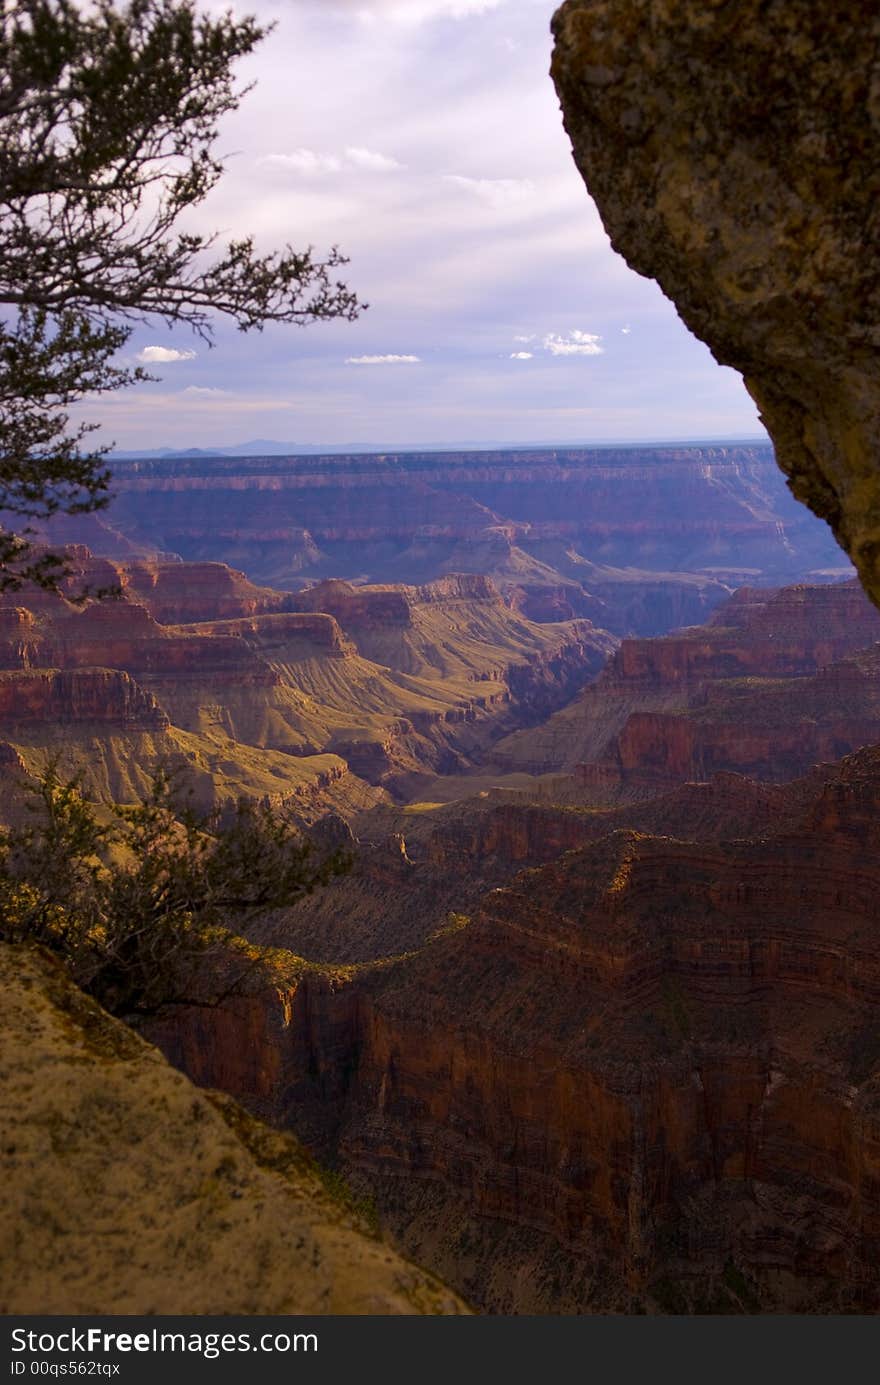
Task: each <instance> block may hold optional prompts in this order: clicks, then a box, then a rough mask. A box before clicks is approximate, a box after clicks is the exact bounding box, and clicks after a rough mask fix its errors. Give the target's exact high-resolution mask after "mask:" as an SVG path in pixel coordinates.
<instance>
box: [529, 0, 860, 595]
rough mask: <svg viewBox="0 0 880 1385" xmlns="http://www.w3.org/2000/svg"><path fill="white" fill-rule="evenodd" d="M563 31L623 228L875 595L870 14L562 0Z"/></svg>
mask: <svg viewBox="0 0 880 1385" xmlns="http://www.w3.org/2000/svg"><path fill="white" fill-rule="evenodd" d="M553 28H554V33H555V37H556V47H555V52H554V57H553V77H554V79H555V82H556V87H557V90H558V92H559V96H560V100H561V102H562V108H563V114H564V119H565V126H566V129H567V131H568V133H569V136H570V138H571V141H572V146H573V149H574V155H575V160H576V162H577V165H578V167H579V169H580V171H581V173H582V174H583V177H584V180H585V182H586V184H587V187H588V188H589V191H590V193H591V194H592V196H593V197H594V198H595V200H596V203H597V205H598V208H599V211H600V214H601V216H602V219H603V221H604V223H605V227H606V229H607V231H608V233H609V235H610V237H611V240H612V244H613V245H614V247H615V248H616V249H617V250H619V251H620V253H621V254H622V255H623V256H624V258H625V259H626V260H627V262H628V263H629V264H630V265H631V266H632V267H633V268H634V269H637V270H638V271H639V272H640V273H642V274H646V275H648V276H650V277H651V278H655V279H656V280H657V281H658V283H659V284H660V286H661V287H662V289H663V291H664V293H666V294H667V295H668V296H669V297H670V298H671V299H672V300H673V302H674V303H675V305H676V307H677V308H678V310H679V312H680V313H681V316H682V318H683V319H684V321H685V322H686V323H687V324H688V326H689V327H690V328H691V330H692V331H694V332H695V333H696V334H697V336H699V337H701V338H702V339H703V340H704V341H705V342H707V343H708V344H709V346H710V347H711V349H712V351H713V353H714V355H715V356H716V358H717V359H718V360H719V361H722V362H724V363H725V364H727V365H731V366H734V367H736V369H738V370H740V371H742V373H743V376H744V378H745V382H746V385H747V387H748V389H749V391H750V393H751V394H752V396H753V397H754V399H755V401H756V402H757V404H758V405H759V407H760V409H761V413H762V416H763V418H764V421H765V423H766V424H767V428H768V430H769V432H770V434H771V436H772V438H773V440H774V443H775V445H776V455H777V458H778V461H779V465H780V466H781V467H782V469H783V471H784V472H785V473H786V475H787V477H788V479H789V483H790V485H791V488H792V491H793V492H794V494H795V495H796V496H797V497H798V499H800V500H803V501H805V502H806V503H807V504H808V505H809V506H810V507H811V509H813V510H814V511H815V513H816V514H818V515H819V516H820V517H821V518H823V519H826V520H827V521H828V523H829V524H830V525H831V527H832V529H833V530H834V533H835V534H836V536H837V538H838V540H839V541H840V543H841V545H842V546H843V547H844V548H845V549H846V551H847V552H848V553H849V554H850V556H851V557H852V560H853V562H854V563H855V565H856V567H857V569H858V572H859V575H860V577H861V578H862V581H863V582H864V584H865V588H866V590H867V591H868V592H869V593H870V594H871V596H872V597H873V598H874V599H875V600H878V599H880V527H878V526H880V519H878V516H880V467H878V451H877V438H878V435H880V426H878V425H880V402H878V401H880V364H878V353H877V333H878V330H880V317H878V313H880V308H878V298H877V293H876V279H877V234H876V231H877V227H876V214H877V205H878V201H880V159H878V149H880V138H878V136H880V104H878V99H877V91H878V82H880V35H878V29H877V17H876V14H875V13H874V11H873V9H872V8H871V7H867V8H866V7H852V6H835V7H832V8H827V7H826V8H823V9H821V10H820V9H817V7H816V6H815V5H814V4H812V3H811V0H773V3H770V4H766V3H764V0H745V3H742V4H737V5H735V6H730V5H707V4H705V3H704V2H703V0H683V3H676V4H674V5H673V4H669V3H664V0H626V2H625V3H623V4H621V3H620V2H619V0H567V3H566V4H564V5H563V6H562V8H561V9H560V10H559V11H558V12H557V14H556V17H555V19H554V22H553ZM732 55H735V57H734V56H732ZM682 72H686V73H687V81H686V82H683V81H682V80H681V73H682ZM817 92H820V93H821V96H820V97H819V98H818V99H817Z"/></svg>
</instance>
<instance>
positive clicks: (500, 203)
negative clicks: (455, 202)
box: [443, 173, 535, 210]
mask: <svg viewBox="0 0 880 1385" xmlns="http://www.w3.org/2000/svg"><path fill="white" fill-rule="evenodd" d="M443 181H444V182H446V183H452V184H454V186H455V187H458V188H461V190H462V191H463V192H468V193H470V194H471V196H473V197H476V198H477V200H478V201H479V202H484V203H485V204H486V206H487V207H493V208H495V209H496V210H499V209H502V208H505V207H513V206H516V205H517V204H518V203H521V202H527V201H529V199H530V198H531V197H533V196H534V192H535V185H534V183H533V182H532V180H531V179H530V178H465V177H463V176H462V175H461V174H459V173H444V174H443Z"/></svg>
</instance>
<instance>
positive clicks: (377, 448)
mask: <svg viewBox="0 0 880 1385" xmlns="http://www.w3.org/2000/svg"><path fill="white" fill-rule="evenodd" d="M769 441H770V440H769V438H768V437H767V435H766V433H749V434H740V435H722V436H718V437H703V438H643V439H626V440H623V441H621V440H620V439H616V438H604V439H602V440H601V441H600V442H595V441H590V440H587V439H584V438H575V439H573V440H570V441H569V440H560V439H558V438H543V439H542V438H536V439H535V440H534V441H531V442H503V441H499V440H497V439H495V440H494V441H489V442H486V441H474V440H473V439H465V440H463V441H460V442H406V443H397V442H357V443H341V442H338V443H326V444H325V443H311V442H310V443H305V442H276V441H274V440H273V439H271V438H255V439H254V440H253V441H252V442H237V443H231V444H230V445H229V446H226V447H153V448H140V449H138V448H119V449H115V450H114V451H113V453H112V456H113V457H116V458H118V459H119V460H120V461H137V460H140V459H143V460H149V459H150V458H159V459H162V458H166V457H167V458H176V457H181V458H187V457H315V456H328V455H331V454H337V453H338V454H339V455H341V456H353V455H356V454H360V455H363V454H365V453H372V452H376V453H382V452H461V451H470V452H494V451H504V452H530V451H532V450H533V449H534V448H539V447H540V448H546V447H562V448H568V447H584V448H593V447H701V446H705V445H707V444H711V445H713V446H718V445H719V444H732V445H733V444H739V445H741V444H743V443H746V444H752V443H757V444H761V443H765V444H768V445H769Z"/></svg>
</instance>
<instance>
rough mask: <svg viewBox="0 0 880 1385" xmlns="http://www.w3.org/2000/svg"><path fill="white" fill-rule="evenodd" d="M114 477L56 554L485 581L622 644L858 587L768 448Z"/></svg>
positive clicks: (187, 469) (226, 468) (276, 581)
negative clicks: (749, 607) (803, 585)
mask: <svg viewBox="0 0 880 1385" xmlns="http://www.w3.org/2000/svg"><path fill="white" fill-rule="evenodd" d="M113 473H114V476H113V486H112V494H113V499H112V502H111V504H110V506H109V508H108V509H107V510H106V511H105V512H103V513H102V514H100V515H88V516H83V517H65V518H63V519H57V520H55V521H53V522H52V523H51V524H50V525H49V528H48V531H47V533H48V536H49V537H50V539H51V540H52V542H55V543H71V542H82V543H84V544H86V545H87V546H88V547H89V548H90V549H91V550H92V551H93V552H94V553H96V554H99V555H102V556H107V557H111V558H122V559H131V558H132V557H136V556H137V555H141V556H143V557H146V558H153V559H155V558H157V557H158V558H163V559H166V560H167V559H168V558H169V557H172V556H176V557H178V558H182V559H184V560H186V561H187V562H189V563H195V562H198V563H202V562H206V561H209V560H218V559H219V560H222V561H224V562H225V563H227V564H229V566H230V567H232V568H235V569H242V570H243V571H244V572H245V573H246V574H247V576H248V578H250V579H251V580H252V581H253V582H255V583H259V584H266V585H268V586H270V587H274V588H280V589H283V590H298V589H301V588H303V587H305V586H308V585H311V584H312V583H314V582H316V581H319V580H321V579H323V578H342V579H346V580H349V581H353V582H356V583H357V584H358V585H361V584H364V583H371V584H376V583H379V584H382V583H401V582H402V583H407V584H411V583H415V584H418V585H424V584H425V583H429V582H433V581H435V580H437V579H438V578H443V577H445V576H447V575H450V574H459V573H473V574H476V575H478V576H488V577H490V578H491V579H492V580H493V581H494V582H495V584H496V586H497V587H498V589H499V590H500V591H501V593H502V596H503V597H504V599H505V601H506V602H507V603H508V604H509V605H511V606H514V607H517V608H519V609H521V610H522V612H523V614H524V615H526V616H527V617H529V618H531V619H534V620H539V621H544V620H552V621H558V620H561V619H571V618H574V617H586V618H588V619H590V620H592V621H593V622H594V623H595V624H596V625H598V626H601V627H603V628H604V629H608V630H610V631H612V632H613V633H614V634H617V635H624V634H641V635H654V634H659V633H661V632H662V631H665V630H668V629H671V628H673V627H675V626H678V625H687V624H694V623H697V622H699V621H701V620H703V619H704V618H705V616H706V615H707V614H708V613H709V611H710V610H711V609H712V607H713V606H714V605H717V604H718V602H720V601H721V600H722V599H723V598H724V597H725V596H726V595H728V594H729V592H730V590H731V589H732V588H733V587H734V586H739V585H742V584H743V583H748V582H752V583H755V582H760V583H761V584H779V583H781V582H785V581H789V582H790V581H796V580H804V579H807V578H812V580H822V576H821V574H827V575H829V576H842V575H845V574H846V572H847V571H848V570H849V568H848V563H847V560H846V558H845V557H844V556H843V555H842V554H841V553H840V551H839V550H838V549H837V547H836V545H835V543H834V541H833V539H832V538H831V536H830V534H829V533H828V530H827V529H826V527H825V526H824V525H822V524H820V523H818V522H817V521H816V520H814V519H813V518H812V517H811V516H810V515H809V514H808V513H806V512H805V511H804V509H803V507H801V506H798V505H797V504H796V503H795V502H794V501H793V500H792V498H791V496H790V495H789V494H788V492H787V491H786V489H785V486H784V484H783V482H782V479H781V477H780V475H779V472H778V470H777V468H776V466H775V463H774V460H773V452H772V449H771V448H770V447H769V446H767V445H766V444H760V443H756V444H754V445H727V446H725V445H718V446H704V447H698V446H681V447H663V446H659V445H658V446H644V447H626V448H624V447H618V448H613V447H607V448H594V449H590V448H559V449H545V450H528V449H524V450H521V451H495V452H477V453H467V452H462V453H455V452H449V453H436V452H430V453H401V454H387V455H375V456H374V455H360V456H359V455H356V454H352V455H346V454H340V455H332V456H320V455H317V456H314V457H286V458H278V457H247V458H229V457H213V458H212V457H202V456H200V457H197V458H186V457H184V458H177V459H161V460H141V461H125V460H119V461H116V462H114V465H113ZM636 490H637V492H638V494H639V506H638V508H637V510H634V509H633V506H632V504H631V498H632V495H633V494H634V492H635V491H636ZM194 618H196V619H198V618H200V617H198V616H195V617H194Z"/></svg>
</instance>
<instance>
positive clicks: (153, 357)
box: [137, 346, 196, 365]
mask: <svg viewBox="0 0 880 1385" xmlns="http://www.w3.org/2000/svg"><path fill="white" fill-rule="evenodd" d="M195 355H196V353H195V351H177V350H176V349H175V348H174V347H173V346H145V347H144V349H143V351H139V352H138V353H137V359H138V360H139V361H140V363H141V365H173V364H174V362H175V361H193V360H195Z"/></svg>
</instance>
